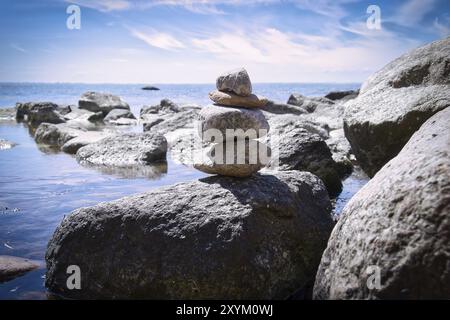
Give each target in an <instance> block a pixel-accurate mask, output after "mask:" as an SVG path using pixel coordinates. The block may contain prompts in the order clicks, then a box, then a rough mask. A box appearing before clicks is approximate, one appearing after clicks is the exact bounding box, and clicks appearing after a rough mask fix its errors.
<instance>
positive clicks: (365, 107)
mask: <svg viewBox="0 0 450 320" xmlns="http://www.w3.org/2000/svg"><path fill="white" fill-rule="evenodd" d="M449 52H450V37H449V38H446V39H444V40H440V41H436V42H433V43H431V44H428V45H426V46H423V47H420V48H418V49H415V50H413V51H411V52H409V53H407V54H405V55H403V56H401V57H400V58H398V59H396V60H394V61H393V62H391V63H389V64H388V65H387V66H385V67H384V68H383V69H382V70H380V71H378V72H377V73H375V74H374V75H372V76H371V77H370V78H369V79H368V80H367V81H366V82H365V83H364V84H363V86H362V88H361V93H360V95H359V96H358V98H356V99H354V100H351V101H349V102H348V104H347V108H346V112H345V117H344V129H345V134H346V137H347V139H348V140H349V141H350V144H351V146H352V150H353V152H354V154H355V156H356V158H357V160H358V161H359V163H360V164H361V167H362V168H363V169H364V171H365V172H366V173H367V174H368V175H369V176H374V175H375V173H376V172H377V171H378V170H380V168H381V167H383V165H384V164H386V163H387V162H388V161H389V160H390V159H392V158H393V157H395V156H396V155H397V154H398V153H399V152H400V150H401V149H402V147H403V146H404V145H405V144H406V142H407V141H408V140H409V138H410V137H411V136H412V134H413V133H414V132H415V131H417V129H419V128H420V126H421V125H422V124H423V123H424V122H425V121H426V120H427V119H428V118H429V117H431V116H432V115H433V114H435V113H436V112H438V111H440V110H442V109H444V108H447V107H448V106H449V105H450V76H449V75H450V55H449Z"/></svg>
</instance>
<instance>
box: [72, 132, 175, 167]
mask: <svg viewBox="0 0 450 320" xmlns="http://www.w3.org/2000/svg"><path fill="white" fill-rule="evenodd" d="M166 152H167V141H166V139H165V138H164V137H163V136H162V135H159V134H155V133H150V132H147V133H123V134H117V135H113V136H110V137H106V138H105V139H102V140H100V141H98V142H95V143H91V144H88V145H87V146H84V147H82V148H80V149H79V150H78V151H77V154H76V158H77V160H78V161H79V162H80V163H81V164H87V165H97V166H100V165H102V166H113V167H132V166H135V165H146V164H151V163H155V162H159V161H165V160H166Z"/></svg>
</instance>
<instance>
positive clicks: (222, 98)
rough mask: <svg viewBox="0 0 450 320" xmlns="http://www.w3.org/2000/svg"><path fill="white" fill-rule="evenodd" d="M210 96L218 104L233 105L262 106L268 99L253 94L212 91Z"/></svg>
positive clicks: (245, 106) (244, 106)
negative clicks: (239, 94) (243, 95)
mask: <svg viewBox="0 0 450 320" xmlns="http://www.w3.org/2000/svg"><path fill="white" fill-rule="evenodd" d="M209 98H210V99H211V100H212V101H213V102H214V103H216V104H219V105H223V106H231V107H243V108H262V107H264V106H265V105H266V104H267V101H268V100H267V99H266V98H262V97H258V96H256V95H254V94H251V95H249V96H247V97H242V96H238V95H236V94H233V93H228V92H221V91H217V90H215V91H212V92H210V93H209Z"/></svg>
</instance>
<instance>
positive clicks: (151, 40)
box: [129, 28, 185, 50]
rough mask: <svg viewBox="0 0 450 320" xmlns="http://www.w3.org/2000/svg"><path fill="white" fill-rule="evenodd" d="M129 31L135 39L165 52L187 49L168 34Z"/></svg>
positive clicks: (131, 29) (153, 31)
mask: <svg viewBox="0 0 450 320" xmlns="http://www.w3.org/2000/svg"><path fill="white" fill-rule="evenodd" d="M129 30H130V32H131V35H132V36H133V37H135V38H137V39H140V40H142V41H144V42H145V43H146V44H148V45H149V46H152V47H156V48H159V49H164V50H178V49H183V48H184V47H185V46H184V44H183V43H182V42H180V41H179V40H177V39H176V38H175V37H174V36H172V35H170V34H168V33H163V32H158V31H155V30H146V31H140V30H137V29H133V28H129Z"/></svg>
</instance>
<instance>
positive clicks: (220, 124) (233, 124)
mask: <svg viewBox="0 0 450 320" xmlns="http://www.w3.org/2000/svg"><path fill="white" fill-rule="evenodd" d="M198 118H199V125H198V130H199V134H200V135H202V133H203V132H205V131H207V130H209V129H217V130H219V131H220V132H221V134H222V137H223V140H228V139H234V137H233V136H228V135H227V134H226V129H233V130H234V129H241V130H243V131H244V132H245V131H247V130H249V129H253V130H256V134H257V136H258V137H261V136H263V133H264V132H263V131H261V132H260V130H266V133H267V132H268V131H269V129H270V127H269V123H268V122H267V120H266V118H265V117H264V114H263V113H262V112H261V111H260V110H258V109H247V108H237V107H222V106H216V105H209V106H207V107H204V108H203V109H202V110H201V111H200V112H199V113H198ZM236 136H237V137H239V138H242V137H244V135H243V134H240V133H239V132H237V133H236ZM215 142H219V141H215Z"/></svg>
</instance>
